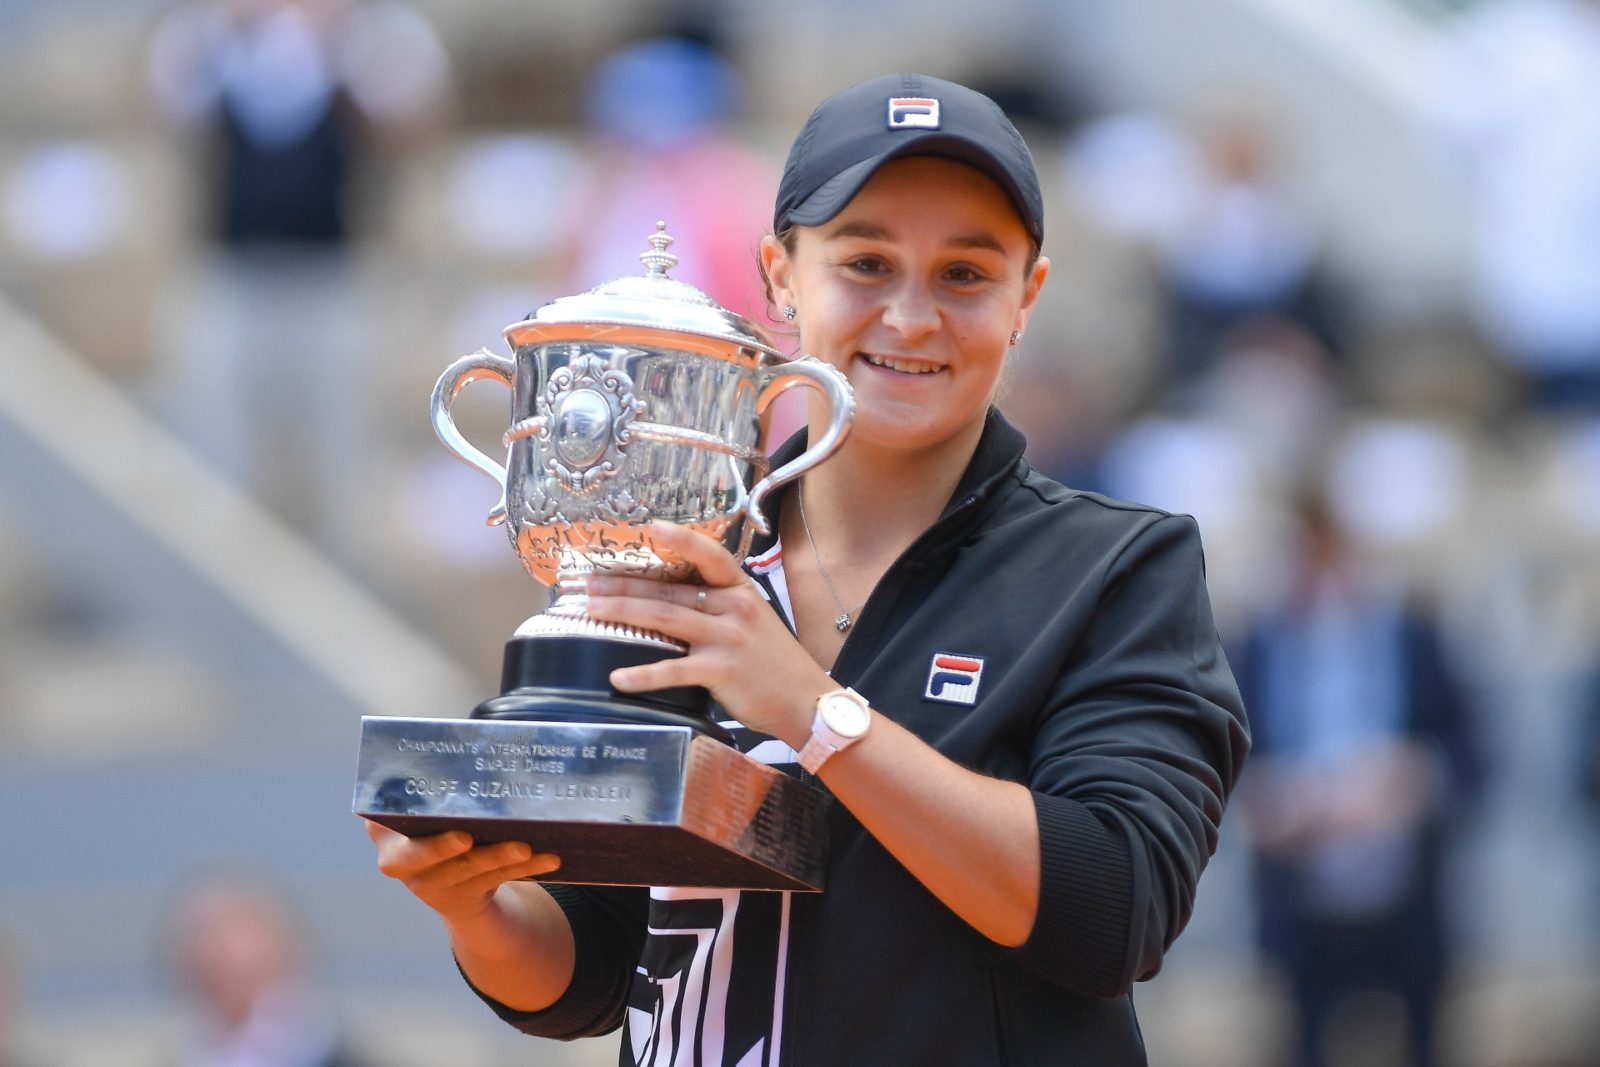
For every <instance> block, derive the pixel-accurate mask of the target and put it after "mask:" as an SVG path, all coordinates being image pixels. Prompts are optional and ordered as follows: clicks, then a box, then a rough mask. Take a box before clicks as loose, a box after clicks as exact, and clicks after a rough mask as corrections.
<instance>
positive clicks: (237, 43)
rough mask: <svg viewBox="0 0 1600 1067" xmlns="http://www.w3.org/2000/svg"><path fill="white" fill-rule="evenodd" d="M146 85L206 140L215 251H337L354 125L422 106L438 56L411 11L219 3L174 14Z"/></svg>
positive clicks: (438, 84) (293, 2)
mask: <svg viewBox="0 0 1600 1067" xmlns="http://www.w3.org/2000/svg"><path fill="white" fill-rule="evenodd" d="M150 76H151V81H152V84H153V85H154V88H155V90H156V94H157V96H158V98H159V99H160V101H161V103H162V104H163V105H165V107H166V108H167V110H168V111H169V112H170V113H171V114H172V115H173V116H174V117H176V118H178V119H179V120H181V121H184V122H186V123H192V124H195V125H201V126H205V127H206V128H208V129H209V130H210V131H211V132H212V134H213V135H214V137H215V138H216V141H217V145H216V151H217V156H218V160H217V166H218V170H219V175H218V182H217V185H218V193H219V201H220V202H219V204H218V218H217V232H218V235H219V237H220V238H221V239H222V241H224V242H225V243H229V244H239V245H244V244H253V243H257V242H263V243H272V244H276V243H285V242H287V243H304V244H319V243H336V242H339V241H342V240H343V239H344V237H345V236H346V233H347V231H348V223H347V221H346V209H347V207H348V205H347V203H346V194H347V189H348V182H349V177H350V168H351V163H352V156H353V155H354V153H355V150H356V141H357V137H358V135H359V133H360V130H359V128H358V124H359V123H361V122H374V123H379V124H387V123H395V122H409V121H414V120H416V119H417V118H418V117H419V116H420V115H423V114H425V113H426V112H427V111H429V110H430V109H431V108H433V107H434V106H435V105H436V104H437V103H438V100H439V97H440V95H441V92H442V90H443V85H444V80H445V76H446V62H445V57H444V52H443V49H442V48H441V47H440V45H439V42H438V40H437V39H436V38H435V37H434V35H433V32H432V31H431V30H430V29H429V27H428V25H427V23H426V22H424V21H423V20H422V19H421V17H420V16H419V15H417V14H416V13H415V12H414V11H412V10H411V9H410V8H407V7H404V6H401V5H399V4H377V3H373V4H358V3H356V2H355V0H222V2H220V3H215V4H205V5H186V6H182V7H179V8H177V9H176V10H174V11H173V12H172V13H171V14H170V15H169V16H168V17H167V18H166V19H165V20H164V21H163V22H162V23H161V25H160V26H159V27H158V28H157V30H156V33H155V36H154V38H153V39H152V42H151V50H150Z"/></svg>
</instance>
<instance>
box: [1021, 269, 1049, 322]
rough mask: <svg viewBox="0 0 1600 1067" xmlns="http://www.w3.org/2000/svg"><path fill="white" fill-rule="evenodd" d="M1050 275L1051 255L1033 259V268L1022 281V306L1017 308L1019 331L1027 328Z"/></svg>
mask: <svg viewBox="0 0 1600 1067" xmlns="http://www.w3.org/2000/svg"><path fill="white" fill-rule="evenodd" d="M1049 276H1050V257H1048V256H1040V257H1039V258H1038V259H1036V260H1034V261H1033V269H1032V270H1030V271H1028V276H1027V278H1026V279H1024V280H1023V283H1022V306H1021V307H1020V308H1018V309H1017V324H1016V329H1017V330H1018V332H1022V331H1025V330H1027V328H1028V316H1029V315H1031V314H1033V309H1034V307H1035V306H1036V305H1037V304H1038V303H1039V292H1040V290H1042V289H1043V288H1044V281H1045V279H1046V278H1048V277H1049Z"/></svg>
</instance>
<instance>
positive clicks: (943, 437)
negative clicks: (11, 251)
mask: <svg viewBox="0 0 1600 1067" xmlns="http://www.w3.org/2000/svg"><path fill="white" fill-rule="evenodd" d="M1029 254H1030V244H1029V240H1028V234H1027V231H1026V230H1025V229H1024V227H1023V224H1022V220H1021V219H1020V218H1019V217H1018V216H1017V213H1016V210H1015V208H1013V207H1012V205H1011V201H1010V200H1009V199H1007V197H1006V195H1005V193H1004V192H1002V191H1001V189H1000V187H999V186H998V185H996V184H995V183H994V182H993V181H992V180H990V179H989V178H988V176H986V175H984V174H983V173H982V172H980V171H978V170H975V169H973V168H972V167H968V166H966V165H964V164H961V163H957V162H954V161H952V160H947V159H941V158H937V157H932V156H913V157H910V158H907V159H900V160H894V161H892V162H890V163H886V164H885V165H884V166H883V167H882V168H881V169H880V170H879V171H878V172H877V174H876V175H874V176H873V178H872V180H871V181H869V182H868V183H867V184H866V185H865V186H864V187H862V189H861V191H860V192H859V193H857V194H856V197H855V199H854V200H852V201H850V203H849V204H848V205H846V206H845V208H844V210H843V211H841V212H839V214H838V215H837V216H835V217H834V218H833V219H832V220H830V221H828V222H826V223H823V224H822V225H820V226H803V227H797V228H796V238H795V245H794V251H793V253H790V252H788V251H787V250H786V249H784V248H783V246H782V245H781V244H780V243H779V242H778V241H777V240H775V239H773V238H770V237H769V238H767V239H766V240H765V241H764V242H763V245H762V259H763V262H764V263H765V265H766V267H767V274H768V277H769V278H771V279H772V283H773V293H774V295H775V296H776V298H777V300H778V302H779V304H780V305H783V304H790V305H793V306H794V307H795V308H796V309H797V310H798V315H797V317H796V321H797V323H798V325H799V328H800V351H801V352H803V353H806V354H808V355H814V356H816V357H818V358H819V359H822V360H824V361H826V362H828V363H831V364H832V365H833V366H835V367H837V368H839V369H840V370H841V371H843V372H844V373H845V375H846V376H847V377H848V378H849V379H850V384H851V385H852V386H853V387H854V389H855V394H856V423H855V427H854V428H853V430H852V436H861V437H864V438H865V439H867V440H872V441H875V442H876V443H879V444H881V445H886V446H894V447H909V448H916V447H927V446H933V445H937V444H941V443H945V442H949V441H952V440H954V439H957V438H963V437H968V436H970V438H971V440H972V441H973V443H975V442H976V440H977V436H978V434H979V433H981V431H982V427H983V417H984V413H985V412H986V411H987V410H988V407H989V404H990V402H991V400H992V399H993V398H994V392H995V389H996V387H997V386H998V384H999V381H1000V373H1001V370H1002V368H1003V366H1004V363H1005V355H1006V350H1007V348H1008V346H1009V341H1010V338H1011V332H1012V331H1013V330H1021V329H1023V328H1024V326H1025V324H1026V323H1027V319H1028V315H1029V313H1030V312H1031V310H1032V309H1033V306H1034V303H1035V301H1036V300H1037V299H1038V296H1039V288H1040V286H1041V285H1043V284H1044V279H1045V275H1046V274H1047V273H1048V272H1049V261H1048V260H1045V259H1043V258H1041V259H1039V260H1038V261H1037V262H1036V263H1034V264H1033V265H1032V266H1031V267H1029V265H1028V258H1029Z"/></svg>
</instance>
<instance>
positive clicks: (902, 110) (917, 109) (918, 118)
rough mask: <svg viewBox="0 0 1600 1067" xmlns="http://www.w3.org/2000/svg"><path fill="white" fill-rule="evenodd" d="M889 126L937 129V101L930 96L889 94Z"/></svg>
mask: <svg viewBox="0 0 1600 1067" xmlns="http://www.w3.org/2000/svg"><path fill="white" fill-rule="evenodd" d="M889 128H890V129H891V130H937V129H938V128H939V101H937V100H935V99H933V98H932V97H930V96H891V97H890V98H889Z"/></svg>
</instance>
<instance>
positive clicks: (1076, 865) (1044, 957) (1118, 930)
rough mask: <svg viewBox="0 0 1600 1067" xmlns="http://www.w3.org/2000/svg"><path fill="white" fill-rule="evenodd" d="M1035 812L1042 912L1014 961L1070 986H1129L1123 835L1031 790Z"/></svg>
mask: <svg viewBox="0 0 1600 1067" xmlns="http://www.w3.org/2000/svg"><path fill="white" fill-rule="evenodd" d="M1033 806H1034V811H1035V812H1037V814H1038V819H1039V913H1038V915H1037V916H1036V917H1035V919H1034V923H1033V930H1032V932H1030V933H1029V935H1028V940H1027V941H1026V942H1024V943H1023V944H1021V945H1019V946H1018V947H1017V948H1015V949H1013V950H1012V953H1013V956H1014V958H1015V959H1016V960H1017V962H1018V963H1019V964H1021V965H1022V966H1024V967H1026V968H1028V969H1029V970H1031V971H1033V972H1034V973H1036V974H1039V975H1040V976H1042V977H1044V978H1047V979H1049V980H1050V981H1052V982H1056V983H1058V984H1060V985H1063V986H1066V987H1067V988H1069V989H1072V990H1074V991H1075V992H1080V993H1084V994H1087V995H1089V996H1095V997H1117V996H1121V995H1122V994H1123V993H1125V992H1127V986H1128V984H1129V980H1128V978H1127V977H1126V970H1127V963H1126V960H1127V956H1128V931H1129V929H1130V912H1131V908H1132V905H1133V896H1134V888H1133V865H1132V863H1131V862H1130V860H1129V856H1128V847H1127V844H1126V842H1124V841H1123V840H1122V839H1121V837H1119V836H1118V835H1117V834H1115V833H1113V832H1112V831H1111V830H1109V829H1107V828H1106V826H1105V825H1104V824H1103V823H1101V822H1100V820H1099V819H1097V818H1095V816H1094V814H1093V813H1092V812H1091V811H1090V810H1089V809H1088V808H1087V807H1085V806H1084V805H1083V804H1081V803H1079V802H1078V801H1076V800H1070V799H1067V798H1065V797H1056V796H1049V795H1047V794H1044V793H1037V792H1036V793H1034V794H1033Z"/></svg>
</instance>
